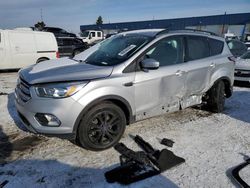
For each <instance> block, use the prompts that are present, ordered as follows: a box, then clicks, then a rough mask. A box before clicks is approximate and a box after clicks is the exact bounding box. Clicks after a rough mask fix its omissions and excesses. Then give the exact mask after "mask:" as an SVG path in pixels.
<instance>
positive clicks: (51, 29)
mask: <svg viewBox="0 0 250 188" xmlns="http://www.w3.org/2000/svg"><path fill="white" fill-rule="evenodd" d="M42 31H46V32H51V33H54V35H55V37H76V34H74V33H69V32H68V31H65V30H64V29H62V28H59V27H44V28H43V30H42Z"/></svg>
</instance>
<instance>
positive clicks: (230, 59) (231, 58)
mask: <svg viewBox="0 0 250 188" xmlns="http://www.w3.org/2000/svg"><path fill="white" fill-rule="evenodd" d="M228 59H229V61H232V62H234V63H235V62H236V58H235V57H234V56H230V57H228Z"/></svg>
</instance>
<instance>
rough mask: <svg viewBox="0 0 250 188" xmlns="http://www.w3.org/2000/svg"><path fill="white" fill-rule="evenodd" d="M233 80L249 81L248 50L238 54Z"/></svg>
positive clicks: (249, 59) (249, 54) (249, 58)
mask: <svg viewBox="0 0 250 188" xmlns="http://www.w3.org/2000/svg"><path fill="white" fill-rule="evenodd" d="M234 75H235V77H234V80H235V81H245V82H248V83H249V82H250V51H247V52H246V53H245V54H243V55H242V56H240V57H239V58H238V59H237V60H236V65H235V74H234Z"/></svg>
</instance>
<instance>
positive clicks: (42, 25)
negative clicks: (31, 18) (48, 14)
mask: <svg viewBox="0 0 250 188" xmlns="http://www.w3.org/2000/svg"><path fill="white" fill-rule="evenodd" d="M34 26H35V28H36V29H37V30H38V31H42V30H43V28H44V27H45V26H46V24H45V23H44V22H43V21H41V22H37V23H36V24H35V25H34Z"/></svg>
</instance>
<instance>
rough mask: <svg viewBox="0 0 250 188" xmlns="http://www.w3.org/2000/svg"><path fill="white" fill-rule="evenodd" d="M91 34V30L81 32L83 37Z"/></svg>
mask: <svg viewBox="0 0 250 188" xmlns="http://www.w3.org/2000/svg"><path fill="white" fill-rule="evenodd" d="M88 36H89V31H84V32H82V33H81V37H88Z"/></svg>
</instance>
